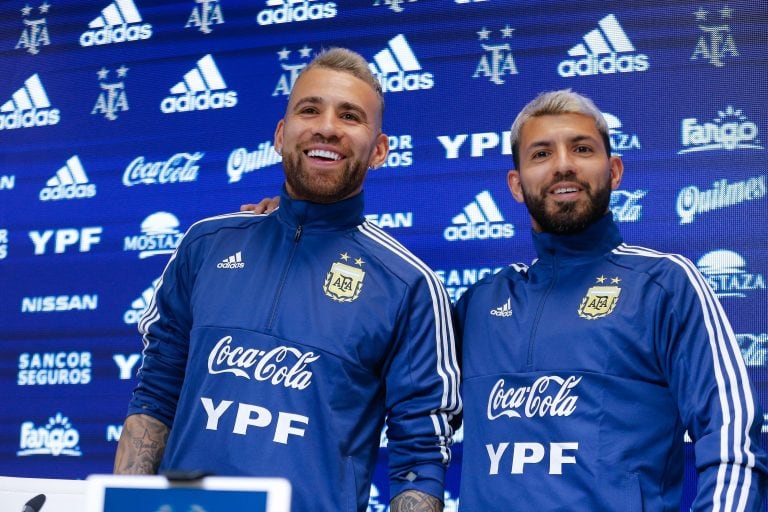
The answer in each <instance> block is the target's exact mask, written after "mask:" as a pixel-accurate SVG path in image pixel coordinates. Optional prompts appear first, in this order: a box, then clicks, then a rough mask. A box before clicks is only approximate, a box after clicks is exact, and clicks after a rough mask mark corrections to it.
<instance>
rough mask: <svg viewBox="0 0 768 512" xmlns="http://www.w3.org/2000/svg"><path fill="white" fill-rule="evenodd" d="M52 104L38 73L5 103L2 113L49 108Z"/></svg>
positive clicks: (0, 109)
mask: <svg viewBox="0 0 768 512" xmlns="http://www.w3.org/2000/svg"><path fill="white" fill-rule="evenodd" d="M50 106H51V102H50V101H49V100H48V95H47V94H46V93H45V89H43V84H42V82H40V76H38V74H37V73H35V74H34V75H32V76H31V77H29V78H27V79H26V80H25V81H24V86H23V87H21V88H20V89H19V90H18V91H16V92H15V93H13V95H12V96H11V99H10V100H8V101H6V102H5V103H3V106H2V107H0V112H16V111H19V110H31V109H38V108H48V107H50Z"/></svg>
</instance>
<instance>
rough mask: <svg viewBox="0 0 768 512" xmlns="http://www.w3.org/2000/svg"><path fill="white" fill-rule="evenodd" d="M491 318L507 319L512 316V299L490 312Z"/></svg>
mask: <svg viewBox="0 0 768 512" xmlns="http://www.w3.org/2000/svg"><path fill="white" fill-rule="evenodd" d="M491 315H492V316H501V317H508V316H512V298H509V299H507V302H505V303H504V304H502V305H501V306H499V307H497V308H493V309H492V310H491Z"/></svg>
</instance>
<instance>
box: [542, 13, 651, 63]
mask: <svg viewBox="0 0 768 512" xmlns="http://www.w3.org/2000/svg"><path fill="white" fill-rule="evenodd" d="M597 25H598V27H597V28H595V29H593V30H590V31H589V32H587V34H586V35H584V37H583V38H582V39H583V42H581V43H578V44H576V45H575V46H573V47H572V48H571V49H570V50H568V55H569V56H571V57H577V58H579V59H578V60H564V61H563V62H561V63H560V64H559V65H558V67H557V72H558V73H559V74H560V76H564V77H572V76H576V75H579V76H587V75H597V74H611V73H617V72H618V73H627V72H630V71H645V70H647V69H648V56H647V55H644V54H634V53H635V52H636V49H635V45H633V44H632V41H630V40H629V36H627V33H626V32H624V29H623V28H622V27H621V25H620V24H619V20H617V19H616V16H614V15H613V14H609V15H607V16H605V17H603V18H602V19H601V20H600V21H599V22H598V23H597Z"/></svg>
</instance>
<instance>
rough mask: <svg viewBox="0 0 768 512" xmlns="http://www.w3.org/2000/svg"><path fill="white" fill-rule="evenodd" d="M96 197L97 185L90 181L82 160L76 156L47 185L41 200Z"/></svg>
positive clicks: (41, 193) (42, 191) (41, 194)
mask: <svg viewBox="0 0 768 512" xmlns="http://www.w3.org/2000/svg"><path fill="white" fill-rule="evenodd" d="M95 195H96V185H94V184H93V183H91V182H89V181H88V176H86V174H85V169H83V164H82V162H80V158H79V157H78V156H77V155H74V156H72V157H70V158H69V160H67V163H66V164H65V165H64V166H63V167H61V168H60V169H59V170H58V171H56V174H55V175H54V176H53V177H52V178H50V179H49V180H48V181H47V182H46V183H45V187H44V188H43V189H42V190H41V191H40V200H41V201H59V200H68V199H88V198H91V197H94V196H95Z"/></svg>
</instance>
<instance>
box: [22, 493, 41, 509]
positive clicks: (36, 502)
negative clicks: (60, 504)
mask: <svg viewBox="0 0 768 512" xmlns="http://www.w3.org/2000/svg"><path fill="white" fill-rule="evenodd" d="M43 503H45V494H38V495H37V496H35V497H34V498H32V499H31V500H29V501H28V502H27V503H26V504H25V505H24V508H22V509H21V512H40V509H41V508H43Z"/></svg>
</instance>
